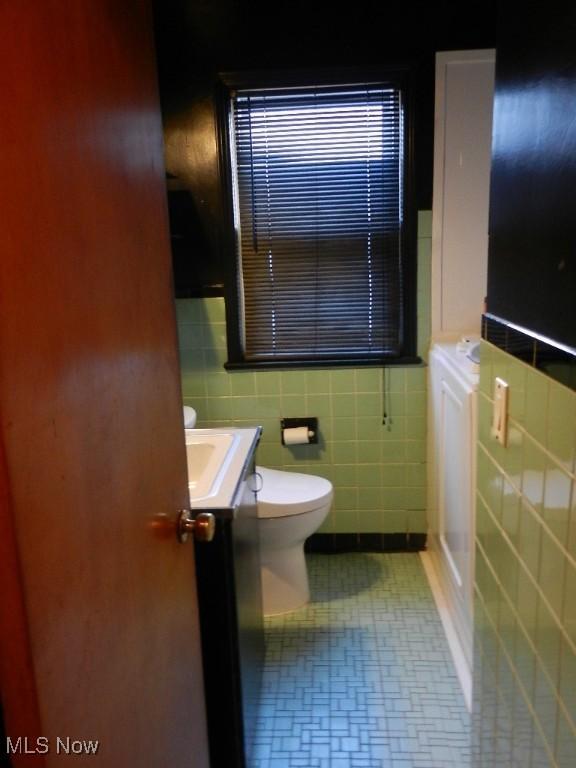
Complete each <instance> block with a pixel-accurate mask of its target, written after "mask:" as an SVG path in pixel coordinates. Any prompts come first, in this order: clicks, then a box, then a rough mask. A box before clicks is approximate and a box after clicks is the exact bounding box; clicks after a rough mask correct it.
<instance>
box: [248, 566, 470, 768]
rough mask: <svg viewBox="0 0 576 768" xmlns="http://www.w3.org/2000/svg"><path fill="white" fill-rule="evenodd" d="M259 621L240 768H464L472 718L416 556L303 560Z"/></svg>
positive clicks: (467, 765)
mask: <svg viewBox="0 0 576 768" xmlns="http://www.w3.org/2000/svg"><path fill="white" fill-rule="evenodd" d="M308 568H309V576H310V587H311V592H312V601H311V602H310V603H309V605H307V606H306V607H305V608H303V609H301V610H299V611H295V612H294V613H291V614H288V615H286V616H281V617H275V618H270V619H266V645H267V653H266V663H265V670H264V684H263V695H262V701H261V707H260V716H259V719H258V724H257V726H258V727H257V733H256V744H255V749H254V759H253V761H252V765H251V766H250V768H469V765H470V718H469V715H468V711H467V710H466V706H465V704H464V699H463V696H462V692H461V689H460V686H459V684H458V680H457V678H456V674H455V672H454V668H453V666H452V661H451V658H450V653H449V650H448V646H447V643H446V640H445V637H444V633H443V630H442V625H441V623H440V619H439V617H438V614H437V612H436V608H435V605H434V600H433V598H432V594H431V592H430V589H429V587H428V583H427V581H426V577H425V575H424V571H423V568H422V565H421V562H420V558H419V557H418V555H416V554H347V555H310V556H308Z"/></svg>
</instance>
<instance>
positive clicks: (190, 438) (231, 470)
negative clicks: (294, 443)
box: [184, 428, 260, 509]
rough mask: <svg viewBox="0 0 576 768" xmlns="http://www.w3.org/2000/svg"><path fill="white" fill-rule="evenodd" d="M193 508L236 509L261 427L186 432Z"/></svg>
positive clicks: (189, 488)
mask: <svg viewBox="0 0 576 768" xmlns="http://www.w3.org/2000/svg"><path fill="white" fill-rule="evenodd" d="M184 433H185V435H186V462H187V465H188V491H189V495H190V506H191V507H196V508H202V509H214V508H217V509H232V508H233V507H234V499H235V496H236V491H237V489H238V486H239V484H240V481H241V480H242V476H243V473H244V469H245V467H246V462H247V461H248V458H249V456H250V455H251V454H252V451H251V448H252V447H253V446H254V445H255V444H256V443H257V441H258V439H259V435H260V429H259V428H252V429H250V428H247V429H234V428H231V429H185V430H184Z"/></svg>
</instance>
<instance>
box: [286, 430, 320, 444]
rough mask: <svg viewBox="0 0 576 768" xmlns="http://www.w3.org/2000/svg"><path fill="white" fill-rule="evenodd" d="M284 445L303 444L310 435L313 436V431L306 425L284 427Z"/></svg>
mask: <svg viewBox="0 0 576 768" xmlns="http://www.w3.org/2000/svg"><path fill="white" fill-rule="evenodd" d="M283 435H284V445H303V444H304V443H309V442H310V436H311V435H312V436H314V432H309V430H308V427H291V428H290V429H285V430H284V432H283Z"/></svg>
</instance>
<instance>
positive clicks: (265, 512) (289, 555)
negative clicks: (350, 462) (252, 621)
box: [256, 467, 334, 616]
mask: <svg viewBox="0 0 576 768" xmlns="http://www.w3.org/2000/svg"><path fill="white" fill-rule="evenodd" d="M256 471H257V472H258V473H259V474H260V475H261V477H262V489H261V490H260V491H259V492H258V527H259V530H260V558H261V560H260V563H261V573H262V599H263V603H264V615H265V616H275V615H278V614H281V613H288V612H290V611H294V610H296V608H300V607H302V606H303V605H305V604H306V603H307V602H308V600H309V599H310V589H309V587H308V571H307V569H306V560H305V558H304V542H305V540H306V539H307V538H308V537H309V536H311V535H312V534H313V533H314V532H315V531H316V530H317V529H318V528H319V527H320V526H321V525H322V523H323V522H324V520H325V519H326V516H327V515H328V512H329V511H330V506H331V505H332V498H333V495H334V492H333V488H332V483H331V482H330V481H328V480H326V479H325V478H323V477H316V476H315V475H303V474H301V473H299V472H282V471H280V470H276V469H267V468H266V467H256Z"/></svg>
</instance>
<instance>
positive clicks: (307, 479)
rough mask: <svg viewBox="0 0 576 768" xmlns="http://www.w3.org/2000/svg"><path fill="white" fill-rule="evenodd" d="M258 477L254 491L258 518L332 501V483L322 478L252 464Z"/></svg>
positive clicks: (297, 512)
mask: <svg viewBox="0 0 576 768" xmlns="http://www.w3.org/2000/svg"><path fill="white" fill-rule="evenodd" d="M256 472H258V473H259V474H260V476H261V477H262V490H260V491H259V492H258V517H259V518H274V517H289V516H291V515H301V514H303V513H304V512H310V511H312V510H313V509H318V507H321V506H323V505H324V504H326V503H329V502H330V501H331V500H332V483H331V482H330V481H329V480H326V479H325V478H324V477H317V476H316V475H303V474H302V473H300V472H283V471H281V470H277V469H268V468H267V467H258V466H257V467H256Z"/></svg>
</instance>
